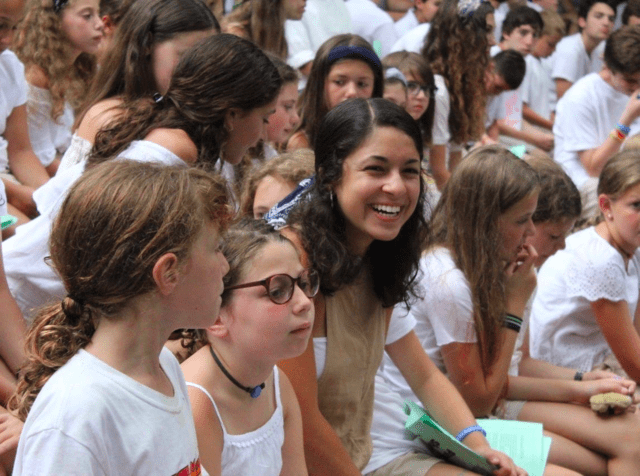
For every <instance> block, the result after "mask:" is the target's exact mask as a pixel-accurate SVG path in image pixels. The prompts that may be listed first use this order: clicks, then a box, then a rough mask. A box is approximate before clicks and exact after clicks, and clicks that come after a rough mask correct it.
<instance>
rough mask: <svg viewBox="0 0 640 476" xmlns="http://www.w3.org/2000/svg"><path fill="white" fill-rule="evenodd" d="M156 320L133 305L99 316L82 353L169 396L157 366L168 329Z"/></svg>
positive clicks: (169, 331)
mask: <svg viewBox="0 0 640 476" xmlns="http://www.w3.org/2000/svg"><path fill="white" fill-rule="evenodd" d="M158 317H159V315H158V314H157V313H155V312H153V311H152V310H149V309H145V308H144V307H143V306H136V305H135V304H132V305H131V306H128V307H127V308H126V309H125V310H123V311H122V312H121V313H118V314H117V315H115V316H113V317H109V318H105V317H101V318H100V320H99V321H98V325H97V328H96V331H95V333H94V335H93V337H92V338H91V342H90V343H89V345H87V347H86V350H87V352H89V353H91V354H93V355H94V356H96V357H97V358H99V359H100V360H102V361H103V362H105V363H106V364H107V365H109V366H111V367H113V368H114V369H116V370H118V371H120V372H122V373H123V374H125V375H128V376H129V377H131V378H133V379H134V380H136V381H138V382H140V383H142V384H143V385H146V386H148V387H150V388H153V389H154V390H157V391H159V392H162V393H165V394H168V395H172V394H173V388H172V387H171V384H170V382H169V381H168V379H167V377H166V375H165V374H164V371H163V370H162V368H161V367H160V352H161V351H162V347H163V346H164V344H165V342H166V340H167V339H168V337H169V335H170V334H171V331H172V329H171V328H170V326H167V325H166V322H167V321H166V320H164V319H159V318H158Z"/></svg>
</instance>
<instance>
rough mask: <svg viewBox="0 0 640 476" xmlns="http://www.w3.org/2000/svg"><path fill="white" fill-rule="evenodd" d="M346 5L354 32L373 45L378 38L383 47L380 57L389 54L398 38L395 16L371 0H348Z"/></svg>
mask: <svg viewBox="0 0 640 476" xmlns="http://www.w3.org/2000/svg"><path fill="white" fill-rule="evenodd" d="M346 5H347V9H348V10H349V15H350V16H351V25H352V27H353V33H355V34H356V35H360V36H361V37H362V38H364V39H365V40H367V41H368V42H369V43H371V45H373V42H374V41H375V40H378V41H379V42H380V45H381V47H382V52H381V56H380V57H384V56H386V55H387V54H389V52H390V51H391V46H392V45H393V44H394V43H395V42H396V40H397V39H398V35H397V33H396V29H395V27H394V23H393V18H391V16H390V15H389V14H388V13H387V12H385V11H384V10H382V9H381V8H379V7H378V6H377V5H376V4H375V3H373V2H372V1H371V0H347V2H346Z"/></svg>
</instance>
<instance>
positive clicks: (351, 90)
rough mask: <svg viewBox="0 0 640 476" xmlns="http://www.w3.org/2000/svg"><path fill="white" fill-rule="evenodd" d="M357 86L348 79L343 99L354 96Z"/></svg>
mask: <svg viewBox="0 0 640 476" xmlns="http://www.w3.org/2000/svg"><path fill="white" fill-rule="evenodd" d="M357 92H358V90H357V88H356V85H355V83H354V82H353V81H349V82H348V83H347V85H346V86H345V94H344V97H345V99H351V98H355V97H356V95H357Z"/></svg>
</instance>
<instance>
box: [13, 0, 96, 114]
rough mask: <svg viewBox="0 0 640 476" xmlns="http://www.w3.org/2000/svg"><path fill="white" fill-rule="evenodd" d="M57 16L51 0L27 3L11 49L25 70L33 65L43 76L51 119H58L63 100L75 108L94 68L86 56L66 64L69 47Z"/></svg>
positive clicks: (70, 54) (89, 56)
mask: <svg viewBox="0 0 640 476" xmlns="http://www.w3.org/2000/svg"><path fill="white" fill-rule="evenodd" d="M73 1H74V0H70V2H73ZM67 5H68V4H67ZM65 6H66V5H65ZM63 8H64V7H63ZM61 15H62V11H61V12H60V13H56V12H55V11H54V9H53V0H27V4H26V8H25V16H24V18H23V19H22V21H21V22H20V24H19V25H18V30H17V32H16V36H15V39H14V42H13V46H12V49H13V51H15V53H16V55H17V56H18V58H19V59H20V61H22V62H23V63H24V65H25V68H27V69H28V68H29V66H32V65H35V66H38V67H39V68H41V69H42V71H43V72H44V74H45V75H46V77H47V79H48V81H49V92H50V93H51V102H52V105H51V117H52V118H53V119H57V118H58V117H60V115H61V114H62V112H63V110H64V103H65V101H68V102H69V104H71V106H72V107H74V108H77V107H78V106H79V104H80V101H81V100H82V98H83V97H84V96H85V94H86V91H87V88H88V86H89V80H90V79H91V77H92V76H93V72H94V69H95V58H94V57H93V56H92V55H88V54H86V53H81V54H80V55H79V56H78V57H77V58H76V60H75V61H74V63H73V64H72V65H69V59H70V58H71V56H72V46H71V44H70V43H69V40H68V39H67V36H66V35H65V33H64V31H63V29H62V25H61Z"/></svg>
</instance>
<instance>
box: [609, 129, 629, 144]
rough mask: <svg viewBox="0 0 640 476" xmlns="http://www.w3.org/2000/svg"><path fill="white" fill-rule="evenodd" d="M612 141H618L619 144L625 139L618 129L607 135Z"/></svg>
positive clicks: (624, 135)
mask: <svg viewBox="0 0 640 476" xmlns="http://www.w3.org/2000/svg"><path fill="white" fill-rule="evenodd" d="M609 135H610V136H611V137H612V138H613V139H615V140H617V141H620V142H624V140H625V139H626V138H627V136H626V134H624V133H623V132H622V131H621V130H620V129H613V130H612V131H611V134H609Z"/></svg>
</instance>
